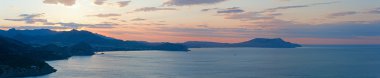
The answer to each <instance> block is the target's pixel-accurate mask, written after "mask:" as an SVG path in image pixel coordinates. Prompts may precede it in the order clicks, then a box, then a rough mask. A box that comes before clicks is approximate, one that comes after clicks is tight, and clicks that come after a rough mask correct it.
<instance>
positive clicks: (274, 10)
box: [260, 2, 337, 13]
mask: <svg viewBox="0 0 380 78" xmlns="http://www.w3.org/2000/svg"><path fill="white" fill-rule="evenodd" d="M333 3H337V2H325V3H313V4H308V5H291V6H280V7H275V8H269V9H266V10H263V11H260V12H262V13H263V12H276V11H278V10H286V9H295V8H304V7H312V6H317V5H327V4H333Z"/></svg>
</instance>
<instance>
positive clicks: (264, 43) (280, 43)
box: [182, 38, 301, 48]
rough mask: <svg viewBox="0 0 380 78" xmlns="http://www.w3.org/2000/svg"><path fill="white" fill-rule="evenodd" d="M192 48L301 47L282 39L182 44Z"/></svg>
mask: <svg viewBox="0 0 380 78" xmlns="http://www.w3.org/2000/svg"><path fill="white" fill-rule="evenodd" d="M182 44H183V45H186V46H188V47H190V48H209V47H257V48H296V47H301V45H299V44H294V43H290V42H286V41H284V40H283V39H281V38H274V39H268V38H256V39H252V40H249V41H245V42H240V43H218V42H201V41H189V42H185V43H182Z"/></svg>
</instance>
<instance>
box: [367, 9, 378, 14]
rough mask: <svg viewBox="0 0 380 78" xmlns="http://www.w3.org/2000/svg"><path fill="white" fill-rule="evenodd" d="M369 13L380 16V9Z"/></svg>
mask: <svg viewBox="0 0 380 78" xmlns="http://www.w3.org/2000/svg"><path fill="white" fill-rule="evenodd" d="M369 13H373V14H380V8H376V9H374V10H371V11H369Z"/></svg>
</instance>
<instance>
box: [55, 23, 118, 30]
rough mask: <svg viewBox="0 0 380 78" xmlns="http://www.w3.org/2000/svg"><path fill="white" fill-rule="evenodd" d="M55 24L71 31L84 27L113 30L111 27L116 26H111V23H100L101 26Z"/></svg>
mask: <svg viewBox="0 0 380 78" xmlns="http://www.w3.org/2000/svg"><path fill="white" fill-rule="evenodd" d="M55 24H59V25H61V26H63V27H68V28H73V29H78V28H83V27H86V28H114V27H113V26H114V25H118V24H111V23H101V24H81V23H73V22H71V23H62V22H59V23H55Z"/></svg>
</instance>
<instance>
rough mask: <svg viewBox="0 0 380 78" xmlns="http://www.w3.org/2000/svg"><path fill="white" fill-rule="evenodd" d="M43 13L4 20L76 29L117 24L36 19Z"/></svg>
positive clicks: (103, 15)
mask: <svg viewBox="0 0 380 78" xmlns="http://www.w3.org/2000/svg"><path fill="white" fill-rule="evenodd" d="M43 14H44V13H40V14H21V15H19V16H20V17H23V18H21V19H4V20H8V21H20V22H25V23H27V24H34V23H43V24H44V25H51V26H54V25H60V26H62V27H65V28H74V29H77V28H82V27H87V28H113V26H114V25H118V24H114V23H100V24H81V23H63V22H58V23H55V22H49V21H48V20H47V19H36V18H37V17H41V16H43ZM110 15H113V14H110ZM99 16H100V17H106V16H109V15H108V14H99ZM20 27H24V28H27V27H31V28H33V27H34V28H37V27H35V26H20ZM40 27H44V26H40ZM45 27H49V26H45Z"/></svg>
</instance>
